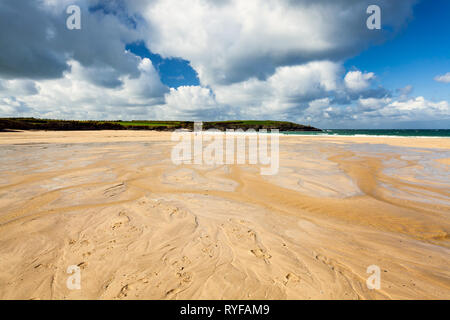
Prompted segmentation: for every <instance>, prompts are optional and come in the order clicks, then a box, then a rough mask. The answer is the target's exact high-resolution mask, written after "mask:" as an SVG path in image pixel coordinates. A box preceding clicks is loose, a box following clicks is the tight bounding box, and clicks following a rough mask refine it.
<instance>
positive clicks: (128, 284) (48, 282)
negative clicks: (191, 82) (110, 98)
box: [0, 131, 450, 299]
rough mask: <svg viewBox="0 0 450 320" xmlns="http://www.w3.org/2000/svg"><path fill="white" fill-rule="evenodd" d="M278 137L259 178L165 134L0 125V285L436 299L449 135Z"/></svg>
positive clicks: (102, 294)
mask: <svg viewBox="0 0 450 320" xmlns="http://www.w3.org/2000/svg"><path fill="white" fill-rule="evenodd" d="M280 142H281V145H280V171H279V174H278V175H274V176H261V175H260V174H259V170H258V168H257V167H255V166H250V165H245V166H241V165H223V166H209V167H204V166H194V165H192V166H191V165H184V166H175V165H174V164H172V162H171V160H170V151H171V146H173V145H174V143H173V142H171V140H170V133H155V132H136V131H124V132H114V131H104V132H63V133H62V132H11V133H0V155H1V157H0V171H1V174H0V298H1V299H413V298H418V299H450V268H449V261H450V236H449V233H450V219H449V216H450V191H449V190H450V178H449V164H448V159H449V158H450V139H444V138H442V139H440V138H435V139H418V138H370V137H364V138H363V137H361V138H355V137H298V136H286V137H282V138H281V139H280ZM446 159H447V160H446ZM70 265H77V266H79V267H80V269H81V289H79V290H69V289H68V288H67V286H66V280H67V278H68V277H69V276H70V275H69V274H68V273H67V268H68V266H70ZM370 265H377V266H379V267H380V269H381V288H380V289H379V290H370V289H368V287H367V286H366V279H367V278H368V277H369V276H370V274H368V273H367V272H366V270H367V267H368V266H370Z"/></svg>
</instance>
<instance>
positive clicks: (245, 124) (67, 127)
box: [0, 118, 321, 131]
mask: <svg viewBox="0 0 450 320" xmlns="http://www.w3.org/2000/svg"><path fill="white" fill-rule="evenodd" d="M193 127H194V122H192V121H146V120H133V121H121V120H118V121H91V120H88V121H76V120H51V119H36V118H0V131H5V130H50V131H74V130H158V131H173V130H175V129H186V130H193ZM208 129H218V130H221V131H224V130H226V129H235V130H236V129H242V130H248V129H255V130H260V129H278V130H280V131H321V130H320V129H317V128H314V127H311V126H304V125H301V124H297V123H293V122H286V121H270V120H264V121H257V120H235V121H210V122H203V130H208Z"/></svg>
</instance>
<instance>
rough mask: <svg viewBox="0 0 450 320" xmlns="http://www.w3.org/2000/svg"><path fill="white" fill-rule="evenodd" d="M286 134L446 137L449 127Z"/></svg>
mask: <svg viewBox="0 0 450 320" xmlns="http://www.w3.org/2000/svg"><path fill="white" fill-rule="evenodd" d="M282 133H283V134H288V135H307V136H355V137H357V136H362V137H367V136H379V137H447V138H450V129H426V130H424V129H323V131H322V132H317V131H290V132H287V131H285V132H282Z"/></svg>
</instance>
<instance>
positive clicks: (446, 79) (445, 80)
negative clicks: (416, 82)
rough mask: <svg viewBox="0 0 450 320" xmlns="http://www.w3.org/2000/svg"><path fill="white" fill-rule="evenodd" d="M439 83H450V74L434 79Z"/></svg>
mask: <svg viewBox="0 0 450 320" xmlns="http://www.w3.org/2000/svg"><path fill="white" fill-rule="evenodd" d="M434 80H436V81H437V82H443V83H450V72H447V73H446V74H443V75H441V76H436V77H435V78H434Z"/></svg>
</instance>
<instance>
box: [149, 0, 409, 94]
mask: <svg viewBox="0 0 450 320" xmlns="http://www.w3.org/2000/svg"><path fill="white" fill-rule="evenodd" d="M372 2H373V1H368V0H342V1H337V0H334V1H332V0H319V1H317V0H314V1H313V0H246V1H241V0H221V1H214V0H160V1H152V2H150V3H149V4H148V5H147V6H145V7H144V8H143V9H142V12H143V16H144V17H145V18H146V19H147V20H148V21H150V22H151V30H152V32H150V33H148V36H147V39H146V40H147V45H148V46H149V47H150V49H151V50H152V51H153V52H158V53H160V54H162V55H164V56H166V57H183V58H184V59H186V60H189V61H190V62H191V64H192V65H193V67H194V68H195V70H196V71H197V72H198V74H199V77H200V80H201V82H202V84H203V85H213V84H229V83H235V82H242V81H245V80H248V79H250V78H253V77H256V78H258V79H265V78H267V77H268V76H270V75H272V74H273V73H274V72H275V70H276V69H277V67H279V66H289V65H299V64H303V63H307V62H310V61H314V60H334V61H337V60H340V59H343V58H347V57H349V56H351V55H353V54H355V53H357V52H358V51H360V50H361V49H363V48H365V47H366V46H367V45H368V44H369V43H374V42H379V41H381V39H383V38H384V37H385V36H386V35H387V33H388V31H387V29H385V30H384V31H383V32H371V31H370V30H368V29H367V28H366V27H365V21H366V19H367V14H366V9H367V7H368V6H369V5H370V4H372ZM377 2H378V4H379V5H381V6H382V7H383V23H384V25H386V26H390V27H392V29H393V30H397V29H398V28H399V27H400V26H401V25H403V24H404V23H405V21H406V19H407V18H408V17H409V16H410V14H411V8H412V4H413V3H414V2H415V1H414V0H404V1H401V2H400V1H388V0H380V1H377Z"/></svg>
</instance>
